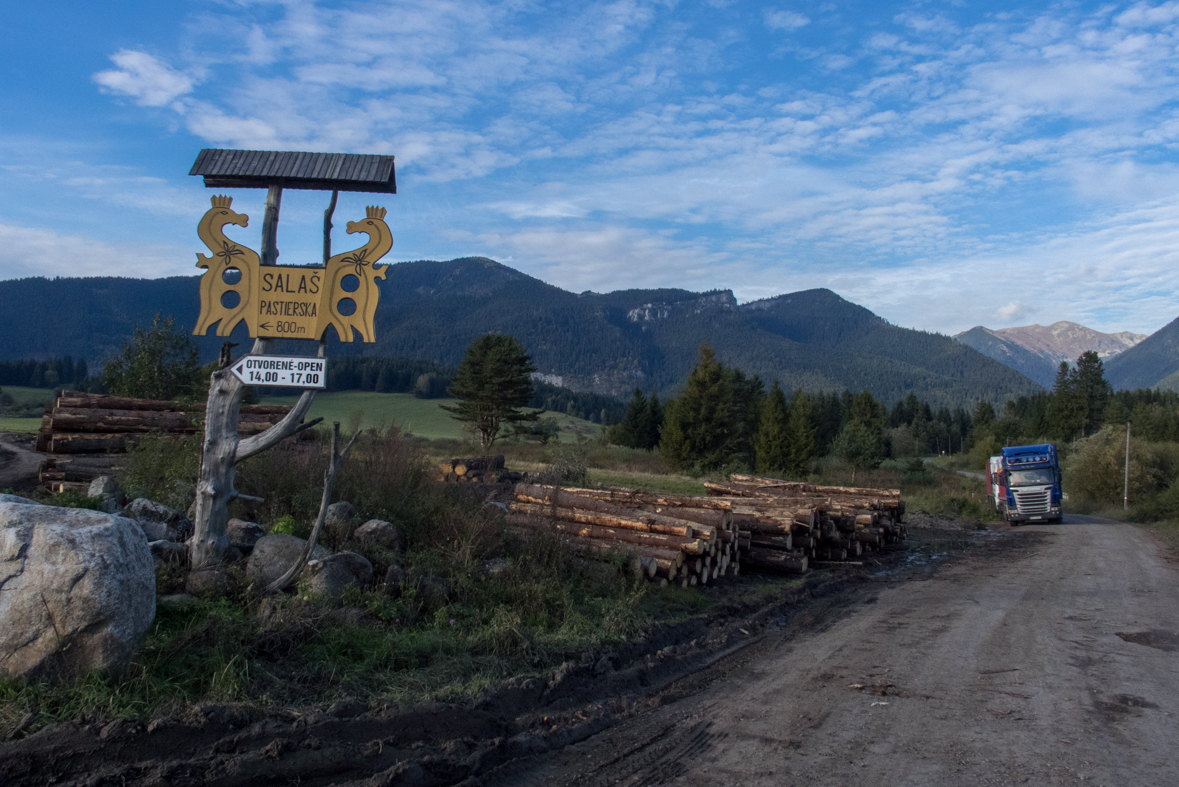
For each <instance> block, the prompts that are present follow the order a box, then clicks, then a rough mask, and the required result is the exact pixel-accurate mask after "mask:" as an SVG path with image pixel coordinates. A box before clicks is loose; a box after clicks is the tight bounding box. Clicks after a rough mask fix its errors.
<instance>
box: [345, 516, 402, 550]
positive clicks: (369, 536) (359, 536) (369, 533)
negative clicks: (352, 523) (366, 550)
mask: <svg viewBox="0 0 1179 787" xmlns="http://www.w3.org/2000/svg"><path fill="white" fill-rule="evenodd" d="M352 538H353V540H355V541H357V542H358V543H360V544H362V545H364V546H368V547H372V546H378V547H384V548H385V549H391V550H393V551H394V552H401V551H403V550H404V549H405V542H404V541H403V540H402V538H401V531H400V530H399V529H398V528H397V525H395V524H393V523H392V522H386V521H384V520H383V519H370V520H368V521H367V522H365V523H364V524H363V525H361V526H360V527H358V528H356V532H355V533H353V534H352Z"/></svg>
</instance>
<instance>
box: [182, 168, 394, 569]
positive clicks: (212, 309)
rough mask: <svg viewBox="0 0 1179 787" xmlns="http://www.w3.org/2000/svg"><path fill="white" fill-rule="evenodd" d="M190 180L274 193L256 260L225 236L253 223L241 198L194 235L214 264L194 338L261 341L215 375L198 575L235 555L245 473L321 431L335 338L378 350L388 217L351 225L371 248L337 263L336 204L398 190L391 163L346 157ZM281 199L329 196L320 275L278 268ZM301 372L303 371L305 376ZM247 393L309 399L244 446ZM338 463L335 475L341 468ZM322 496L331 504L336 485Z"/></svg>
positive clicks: (200, 502)
mask: <svg viewBox="0 0 1179 787" xmlns="http://www.w3.org/2000/svg"><path fill="white" fill-rule="evenodd" d="M189 174H190V175H200V176H203V177H204V180H205V185H206V186H207V187H209V188H265V189H266V190H267V192H266V208H265V213H264V215H263V219H262V242H261V246H260V247H259V251H257V252H255V251H254V250H253V249H250V248H249V247H247V246H243V245H242V244H240V243H238V242H237V241H234V240H232V239H230V238H229V237H227V236H226V234H225V227H226V226H227V225H230V224H232V225H234V226H237V227H243V228H244V227H247V226H248V225H249V217H248V216H246V215H245V214H244V213H237V212H235V211H234V210H233V198H232V197H228V196H221V195H218V196H214V197H213V198H212V199H211V200H210V202H211V207H210V208H209V210H208V211H206V212H205V215H204V216H203V217H202V218H201V220H200V222H199V223H198V225H197V235H198V236H199V237H200V239H201V241H202V242H203V243H204V244H205V246H207V247H208V249H209V251H210V253H211V254H197V267H199V268H204V269H205V273H204V274H203V275H202V276H201V280H200V300H201V311H200V317H199V318H198V320H197V324H196V326H195V328H194V330H193V333H195V334H198V335H201V336H203V335H205V334H206V333H207V332H208V331H209V329H210V328H212V327H213V326H214V325H216V334H217V335H218V336H229V335H230V334H231V333H232V332H233V330H234V328H236V327H237V326H238V325H239V324H241V323H243V322H244V323H245V324H246V327H247V329H248V331H249V335H250V337H251V338H252V339H254V346H253V349H252V350H251V351H250V353H249V354H248V355H246V356H244V357H243V358H239V359H238V360H237V361H233V360H232V359H231V358H230V357H229V355H228V349H229V345H228V343H226V349H225V351H224V355H223V360H222V364H221V368H220V369H218V370H217V371H215V372H213V376H212V379H211V380H210V382H209V399H208V402H207V404H206V407H205V439H204V444H203V446H202V457H201V472H200V478H199V480H198V482H197V493H196V515H195V517H194V525H195V528H194V532H193V536H192V539H191V541H190V543H191V544H192V553H191V557H192V565H193V567H194V568H196V569H201V568H211V567H214V566H216V565H218V564H220V563H221V562H223V560H224V557H225V553H226V550H227V549H228V547H229V538H228V536H227V534H226V529H227V525H228V522H229V504H230V502H231V501H233V500H234V499H235V498H245V497H246V496H245V495H242V494H240V493H239V492H238V491H237V490H236V489H235V488H234V470H235V468H236V467H237V464H238V462H241V461H242V460H244V459H247V458H249V457H251V456H253V455H255V454H257V453H260V452H262V451H265V450H267V449H268V448H271V447H273V446H275V445H277V444H278V443H279V442H281V441H282V440H284V439H286V438H287V437H290V436H291V435H293V434H295V433H296V432H298V431H300V430H302V429H305V428H307V427H309V426H311V425H312V424H314V423H315V422H312V423H311V424H303V419H304V417H305V416H306V415H307V411H308V410H309V409H310V407H311V402H312V400H313V399H314V398H315V392H316V391H317V390H319V389H322V388H323V387H324V379H325V377H326V375H325V374H324V372H325V371H326V369H325V366H326V361H325V360H324V355H325V350H326V347H327V345H326V338H327V332H328V328H329V327H330V328H333V329H334V330H335V332H336V335H337V336H338V337H339V338H340V340H341V341H345V342H351V341H353V340H354V338H355V335H356V334H359V336H360V340H361V341H363V342H372V341H375V339H376V337H375V334H374V331H373V318H374V317H375V316H376V310H377V302H378V300H379V296H380V293H379V291H378V289H377V282H378V281H379V280H383V279H384V278H385V274H386V268H387V266H380V267H378V266H377V262H378V261H379V260H380V259H381V258H382V257H383V256H384V255H385V254H386V253H388V251H389V250H390V249H391V248H392V247H393V236H392V233H390V231H389V226H388V225H387V224H386V223H385V215H386V212H385V209H384V208H380V207H369V208H367V209H366V211H365V214H366V215H365V217H364V218H363V219H360V220H358V221H350V222H348V225H347V229H348V232H349V233H350V234H356V233H363V234H365V235H367V236H368V241H367V242H366V243H365V244H364V245H363V246H361V247H359V248H357V249H353V250H351V251H348V252H344V253H342V254H336V255H334V256H333V255H331V252H330V250H331V228H332V223H331V219H332V214H333V212H334V211H335V206H336V197H337V194H338V192H340V191H361V192H377V193H387V194H396V193H397V184H396V177H395V174H394V165H393V157H392V156H369V155H355V154H345V153H288V152H279V151H265V150H215V149H207V150H202V151H201V152H200V155H199V156H197V160H196V162H195V163H194V164H193V166H192V170H191V171H190V172H189ZM284 188H293V189H313V190H321V191H330V192H332V197H331V203H330V204H329V206H328V209H327V210H326V211H325V212H324V244H323V248H324V253H323V265H322V266H301V267H294V266H286V265H281V266H280V265H278V264H277V262H278V244H277V237H278V214H279V208H280V206H281V204H282V192H283V189H284ZM273 339H314V340H316V341H317V342H318V352H317V354H316V357H314V358H310V357H301V358H296V357H290V356H286V357H283V356H270V355H268V354H267V351H268V350H269V348H270V342H271V340H273ZM300 364H302V365H303V366H302V368H297V367H299V365H300ZM287 366H290V367H291V368H285V367H287ZM271 367H273V368H271ZM279 367H284V368H281V369H280V368H279ZM255 374H259V375H260V376H261V379H258V377H255V376H254V375H255ZM245 385H270V386H273V385H286V386H290V387H296V388H302V389H303V394H302V395H301V396H300V397H299V401H298V402H297V403H296V404H295V406H294V407H293V408H291V411H290V413H288V414H287V416H286V417H285V418H283V419H282V421H280V422H279V423H278V424H275V425H274V426H273V427H272V428H270V429H268V430H266V431H265V432H263V433H261V434H258V435H254V436H252V437H247V438H245V439H242V438H240V437H239V436H238V432H237V425H238V420H239V412H240V408H241V399H242V392H243V389H244V386H245ZM337 431H338V430H337ZM333 462H334V463H335V464H338V461H337V460H336V459H333ZM335 464H334V465H333V466H335ZM325 490H326V491H325V498H326V497H327V496H328V495H329V494H330V484H328V485H327V486H326V487H325ZM322 514H323V512H322V511H321V517H322Z"/></svg>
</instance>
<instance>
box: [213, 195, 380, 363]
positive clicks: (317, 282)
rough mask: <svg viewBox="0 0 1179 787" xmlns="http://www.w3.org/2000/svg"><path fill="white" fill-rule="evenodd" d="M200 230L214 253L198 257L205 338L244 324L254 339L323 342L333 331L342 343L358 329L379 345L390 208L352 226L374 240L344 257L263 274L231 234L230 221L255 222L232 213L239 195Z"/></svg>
mask: <svg viewBox="0 0 1179 787" xmlns="http://www.w3.org/2000/svg"><path fill="white" fill-rule="evenodd" d="M210 201H211V202H212V204H213V206H212V207H211V208H209V210H208V211H207V212H206V213H205V215H204V217H203V218H202V219H201V220H200V223H199V224H198V225H197V234H198V235H199V236H200V238H201V240H202V241H204V243H205V245H206V246H208V247H209V251H211V252H212V253H213V254H212V256H209V255H205V254H197V267H198V268H204V269H205V273H204V275H203V276H201V315H200V318H199V319H198V320H197V324H196V327H195V328H194V329H193V333H194V334H196V335H198V336H203V335H204V334H205V333H206V332H207V331H208V330H209V328H210V327H211V326H213V325H214V324H216V325H217V335H218V336H229V335H230V334H231V333H233V329H234V328H236V327H237V326H238V324H239V323H242V322H244V323H245V324H246V327H247V328H248V329H249V331H250V338H251V339H321V338H323V336H324V332H325V331H326V330H327V328H328V326H331V327H333V328H334V329H335V331H336V335H337V336H339V337H340V341H344V342H350V341H352V339H353V331H354V330H355V331H356V332H357V333H359V334H360V338H361V341H364V342H372V341H375V338H374V336H373V317H375V316H376V313H377V301H378V299H379V297H380V293H379V291H378V290H377V281H378V280H384V278H385V274H386V267H387V266H384V265H382V266H380V267H377V265H376V263H377V261H378V260H380V259H381V257H383V256H385V254H386V253H388V251H389V249H391V248H393V235H392V233H391V232H390V231H389V225H388V224H386V223H385V209H384V208H378V207H370V208H368V209H367V211H366V213H367V216H366V217H365V218H364V219H363V220H361V221H350V222H348V232H349V233H365V234H367V235H368V243H366V244H365V245H363V246H361V247H360V248H358V249H353V250H352V251H348V252H344V253H343V254H337V255H335V256H334V257H332V258H331V259H329V260H328V261H327V264H326V265H324V266H322V267H319V266H316V267H294V266H289V265H273V266H267V268H266V269H263V266H262V264H261V261H260V258H259V257H258V254H257V252H255V251H254V250H253V249H250V248H247V247H245V246H243V245H241V244H240V243H237V242H236V241H232V240H230V239H229V238H227V237H226V236H225V232H224V227H225V225H226V224H234V225H237V226H239V227H246V226H248V225H249V220H250V217H249V216H247V215H246V214H244V213H236V212H234V211H233V209H232V207H231V206H232V204H233V198H232V197H224V196H216V197H213V198H212V199H211V200H210Z"/></svg>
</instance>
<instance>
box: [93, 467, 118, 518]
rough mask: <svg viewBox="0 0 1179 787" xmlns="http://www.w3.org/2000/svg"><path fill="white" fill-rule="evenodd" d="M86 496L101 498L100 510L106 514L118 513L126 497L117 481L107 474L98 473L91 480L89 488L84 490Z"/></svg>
mask: <svg viewBox="0 0 1179 787" xmlns="http://www.w3.org/2000/svg"><path fill="white" fill-rule="evenodd" d="M86 496H87V497H100V498H102V510H103V511H105V512H107V513H108V514H116V513H119V512H120V511H121V510H122V508H123V502H124V501H125V500H126V499H127V496H126V495H124V494H123V490H122V488H121V487H120V486H119V482H118V481H116V480H115V479H114V477H113V476H109V475H100V476H98V477H97V478H95V479H94V480H93V481H91V482H90V488H89V489H88V490H86Z"/></svg>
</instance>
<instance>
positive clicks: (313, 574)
mask: <svg viewBox="0 0 1179 787" xmlns="http://www.w3.org/2000/svg"><path fill="white" fill-rule="evenodd" d="M372 581H373V564H372V563H370V562H368V560H367V559H366V558H365V557H364V556H363V555H358V554H356V553H355V552H340V553H338V554H335V555H330V556H328V557H325V558H323V559H321V560H313V561H311V562H310V563H308V564H307V567H306V568H304V569H303V571H302V572H301V573H300V574H299V587H300V588H302V589H303V590H305V591H307V592H308V593H311V594H314V595H317V596H323V597H325V598H330V599H338V598H340V597H341V596H343V595H344V591H345V590H347V589H348V588H350V587H366V586H368V585H369V584H370V583H371V582H372Z"/></svg>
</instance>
